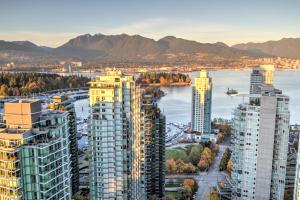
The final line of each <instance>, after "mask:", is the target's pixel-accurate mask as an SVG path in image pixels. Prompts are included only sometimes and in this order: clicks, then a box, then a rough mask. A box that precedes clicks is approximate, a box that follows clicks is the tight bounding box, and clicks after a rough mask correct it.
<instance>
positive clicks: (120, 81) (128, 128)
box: [88, 71, 145, 200]
mask: <svg viewBox="0 0 300 200" xmlns="http://www.w3.org/2000/svg"><path fill="white" fill-rule="evenodd" d="M89 95H90V99H89V101H90V106H91V115H90V120H89V136H88V137H89V152H90V156H89V160H90V199H93V200H143V199H145V188H144V183H143V180H144V175H143V174H142V170H143V165H142V163H143V162H144V155H143V151H142V148H144V147H143V136H142V132H141V127H140V124H141V122H140V116H141V114H140V87H139V86H137V85H136V84H135V81H134V77H133V76H126V75H123V74H122V73H121V72H120V71H108V72H106V74H104V75H101V76H97V77H96V79H95V80H94V81H92V82H90V90H89Z"/></svg>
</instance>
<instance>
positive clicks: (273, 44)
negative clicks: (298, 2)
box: [0, 34, 300, 64]
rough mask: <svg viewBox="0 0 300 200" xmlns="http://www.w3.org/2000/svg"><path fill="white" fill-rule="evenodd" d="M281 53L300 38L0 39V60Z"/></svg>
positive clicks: (166, 59) (157, 59)
mask: <svg viewBox="0 0 300 200" xmlns="http://www.w3.org/2000/svg"><path fill="white" fill-rule="evenodd" d="M244 56H246V57H262V56H264V57H269V56H281V57H288V58H300V38H283V39H282V40H279V41H268V42H264V43H247V44H237V45H234V46H232V47H230V46H228V45H226V44H224V43H222V42H217V43H200V42H196V41H191V40H185V39H181V38H176V37H174V36H167V37H164V38H162V39H159V40H153V39H150V38H146V37H142V36H140V35H133V36H130V35H127V34H121V35H103V34H96V35H90V34H85V35H80V36H78V37H76V38H73V39H71V40H69V41H68V42H67V43H65V44H63V45H61V46H59V47H57V48H49V47H43V46H37V45H35V44H34V43H32V42H29V41H13V42H8V41H3V40H0V64H1V63H7V62H16V63H22V62H28V63H30V62H32V63H52V62H56V61H59V60H61V59H80V60H86V61H94V62H99V63H100V62H137V63H139V62H153V63H184V62H199V61H202V60H205V59H206V60H207V59H213V60H222V59H224V60H225V59H228V60H229V59H237V58H241V57H244Z"/></svg>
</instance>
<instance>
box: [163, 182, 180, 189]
mask: <svg viewBox="0 0 300 200" xmlns="http://www.w3.org/2000/svg"><path fill="white" fill-rule="evenodd" d="M181 184H182V183H166V188H172V187H180V186H181Z"/></svg>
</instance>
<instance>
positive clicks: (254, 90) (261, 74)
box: [250, 65, 274, 94]
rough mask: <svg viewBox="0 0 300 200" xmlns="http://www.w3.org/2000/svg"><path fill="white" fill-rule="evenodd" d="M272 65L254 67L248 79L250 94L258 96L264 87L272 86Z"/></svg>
mask: <svg viewBox="0 0 300 200" xmlns="http://www.w3.org/2000/svg"><path fill="white" fill-rule="evenodd" d="M273 73H274V65H259V66H257V67H255V68H254V69H253V71H252V73H251V78H250V94H260V93H261V89H262V87H263V86H264V85H272V84H273Z"/></svg>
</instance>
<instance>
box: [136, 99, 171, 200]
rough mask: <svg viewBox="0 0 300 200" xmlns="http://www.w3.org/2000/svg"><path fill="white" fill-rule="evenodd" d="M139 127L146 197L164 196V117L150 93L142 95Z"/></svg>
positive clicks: (160, 197)
mask: <svg viewBox="0 0 300 200" xmlns="http://www.w3.org/2000/svg"><path fill="white" fill-rule="evenodd" d="M141 114H142V117H141V122H142V123H141V127H142V132H143V137H144V151H145V153H144V154H145V164H144V165H145V167H144V170H145V171H144V174H145V189H146V194H147V199H150V198H151V197H152V196H155V197H157V198H158V199H163V198H164V197H165V136H166V135H165V134H166V118H165V116H164V115H163V114H162V113H161V111H160V109H159V108H158V107H157V104H156V103H155V101H154V97H153V95H151V94H145V95H143V97H142V112H141Z"/></svg>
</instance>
